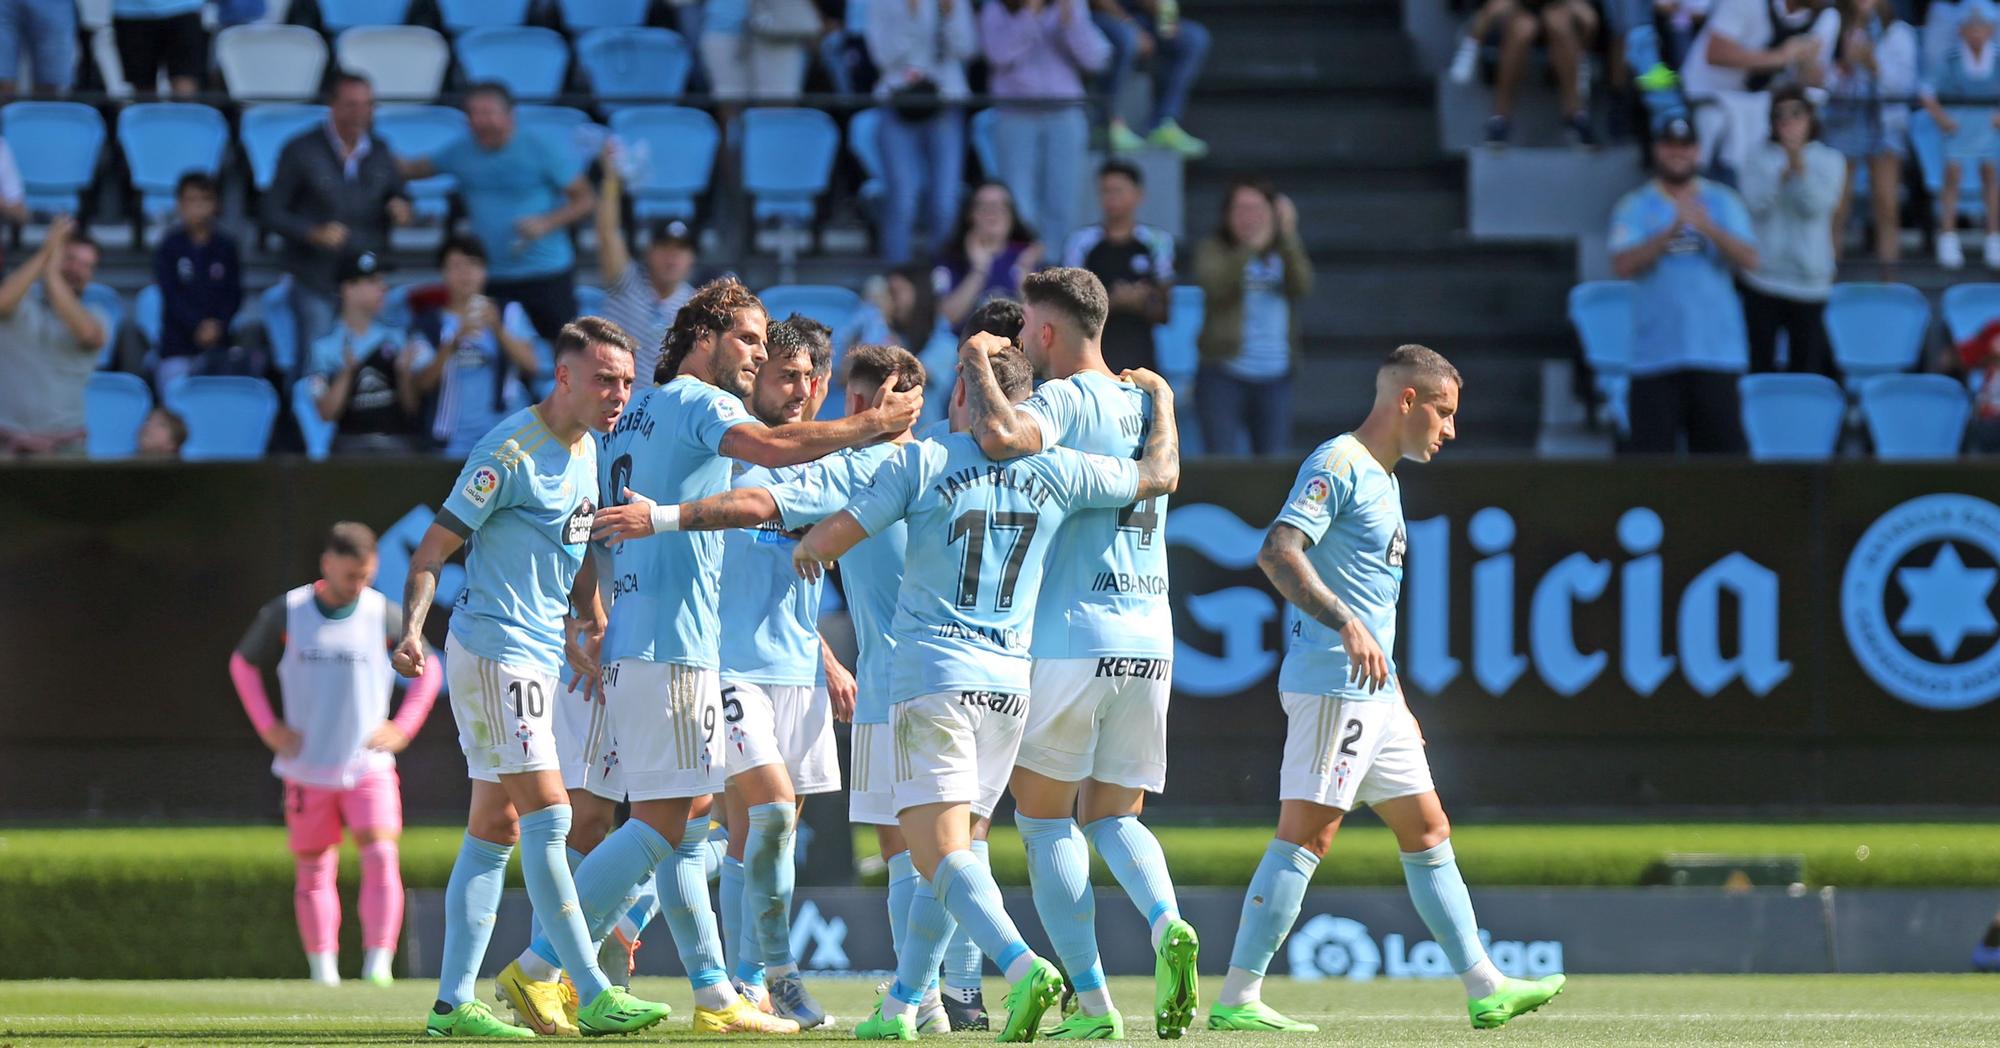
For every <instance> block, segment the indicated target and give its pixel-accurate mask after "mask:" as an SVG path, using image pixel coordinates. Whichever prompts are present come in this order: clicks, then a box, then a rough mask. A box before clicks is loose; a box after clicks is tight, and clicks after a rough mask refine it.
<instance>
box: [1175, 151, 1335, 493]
mask: <svg viewBox="0 0 2000 1048" xmlns="http://www.w3.org/2000/svg"><path fill="white" fill-rule="evenodd" d="M1222 207H1223V211H1222V224H1221V226H1219V227H1218V228H1217V229H1216V231H1215V232H1214V233H1213V234H1210V235H1209V237H1208V238H1207V239H1205V240H1203V241H1202V242H1201V244H1200V246H1199V247H1197V248H1196V249H1195V258H1194V271H1195V282H1196V283H1198V284H1200V285H1201V290H1202V296H1203V298H1204V300H1205V301H1206V303H1207V306H1206V311H1205V312H1204V314H1203V316H1202V323H1201V333H1200V334H1199V335H1198V336H1197V337H1196V342H1195V345H1196V348H1197V349H1198V350H1199V351H1200V354H1201V369H1200V372H1199V373H1198V375H1197V377H1196V382H1195V409H1196V412H1197V414H1198V416H1199V417H1200V419H1201V435H1202V439H1203V440H1204V441H1205V442H1206V446H1207V448H1208V450H1209V451H1210V452H1211V453H1214V454H1221V455H1229V454H1242V453H1244V452H1246V451H1247V452H1252V453H1255V454H1258V455H1277V454H1283V453H1284V452H1285V451H1286V450H1287V449H1288V448H1289V447H1290V445H1291V438H1292V375H1293V369H1294V367H1295V365H1296V364H1297V361H1298V356H1299V352H1300V340H1301V332H1302V330H1303V325H1302V324H1301V318H1300V315H1299V307H1300V305H1301V304H1302V303H1303V302H1304V301H1305V297H1306V295H1307V293H1308V292H1310V291H1311V290H1312V279H1313V271H1312V260H1311V259H1309V258H1307V257H1306V248H1305V243H1304V242H1303V241H1301V240H1300V239H1299V214H1298V209H1297V208H1295V207H1293V206H1292V202H1291V201H1290V200H1289V199H1287V198H1285V197H1282V196H1279V195H1278V193H1277V190H1275V189H1273V188H1271V186H1270V184H1269V183H1266V182H1263V181H1261V180H1238V181H1237V182H1236V183H1235V184H1233V185H1231V186H1230V188H1229V192H1228V193H1226V194H1224V195H1223V198H1222Z"/></svg>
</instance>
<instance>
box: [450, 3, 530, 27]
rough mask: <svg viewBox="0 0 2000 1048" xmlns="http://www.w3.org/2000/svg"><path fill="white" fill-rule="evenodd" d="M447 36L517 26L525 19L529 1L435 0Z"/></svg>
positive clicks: (526, 18)
mask: <svg viewBox="0 0 2000 1048" xmlns="http://www.w3.org/2000/svg"><path fill="white" fill-rule="evenodd" d="M438 16H439V19H440V20H441V21H443V22H444V30H445V32H447V33H463V32H466V31H467V30H472V29H492V28H504V27H507V26H517V25H521V24H522V23H524V22H526V21H527V20H528V0H438Z"/></svg>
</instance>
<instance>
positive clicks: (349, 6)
mask: <svg viewBox="0 0 2000 1048" xmlns="http://www.w3.org/2000/svg"><path fill="white" fill-rule="evenodd" d="M409 16H410V0H319V21H320V24H321V25H323V26H325V27H326V31H327V32H329V33H336V34H337V33H341V32H344V31H346V30H349V29H352V28H354V27H355V26H395V25H402V24H403V22H404V21H405V20H407V19H408V18H409ZM377 90H380V89H379V88H378V89H377Z"/></svg>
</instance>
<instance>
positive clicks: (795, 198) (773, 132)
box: [742, 109, 840, 226]
mask: <svg viewBox="0 0 2000 1048" xmlns="http://www.w3.org/2000/svg"><path fill="white" fill-rule="evenodd" d="M742 120H743V188H744V189H745V190H747V191H749V193H750V199H751V205H750V214H751V217H752V218H754V219H755V220H756V221H758V222H770V221H777V222H783V223H788V224H794V225H799V226H807V225H811V224H812V220H813V214H814V209H815V208H816V206H817V204H818V200H819V196H820V194H822V193H825V192H826V185H827V179H828V178H830V177H831V176H832V175H833V159H834V154H835V153H837V152H838V151H839V149H840V128H838V127H836V126H835V125H834V122H833V118H832V117H830V116H828V115H826V114H825V113H824V112H821V111H820V110H817V109H752V110H749V111H748V112H745V113H744V114H743V117H742Z"/></svg>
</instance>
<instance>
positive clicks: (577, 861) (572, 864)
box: [528, 845, 583, 964]
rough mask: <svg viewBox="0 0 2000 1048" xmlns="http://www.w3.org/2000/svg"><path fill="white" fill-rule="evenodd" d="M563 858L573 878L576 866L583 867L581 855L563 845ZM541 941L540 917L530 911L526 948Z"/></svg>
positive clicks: (552, 962) (538, 954)
mask: <svg viewBox="0 0 2000 1048" xmlns="http://www.w3.org/2000/svg"><path fill="white" fill-rule="evenodd" d="M563 857H564V858H567V859H568V860H569V872H570V874H571V875H572V876H574V875H575V873H576V868H577V867H578V866H581V865H583V853H582V852H580V851H577V850H576V849H575V848H572V847H569V846H568V845H564V846H563ZM543 941H545V940H544V939H543V937H542V918H541V915H540V914H537V913H535V912H534V911H532V910H531V911H529V913H528V946H529V948H530V949H533V948H534V944H535V943H538V942H543ZM535 956H537V957H541V956H542V955H541V951H539V950H537V951H536V952H535ZM542 960H545V961H547V962H549V963H550V964H554V963H556V959H555V958H554V957H542Z"/></svg>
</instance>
